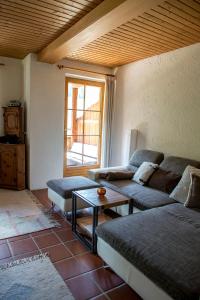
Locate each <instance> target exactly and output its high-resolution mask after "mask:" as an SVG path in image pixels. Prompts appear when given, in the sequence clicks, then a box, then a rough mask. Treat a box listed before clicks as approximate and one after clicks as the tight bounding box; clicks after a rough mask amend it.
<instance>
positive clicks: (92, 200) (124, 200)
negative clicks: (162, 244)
mask: <svg viewBox="0 0 200 300" xmlns="http://www.w3.org/2000/svg"><path fill="white" fill-rule="evenodd" d="M78 198H79V199H81V200H82V201H84V202H86V204H87V205H88V206H90V207H92V209H93V213H92V228H91V229H92V230H91V238H92V239H91V242H89V241H88V239H87V238H86V237H84V236H83V235H82V234H81V233H80V232H79V231H78V230H77V199H78ZM123 204H129V214H132V213H133V201H132V199H130V198H128V197H126V196H124V195H122V194H120V193H118V192H116V191H114V190H111V189H109V188H106V195H104V196H99V195H98V194H97V188H91V189H86V190H81V191H74V192H72V231H73V232H74V233H75V234H76V235H77V237H78V238H79V239H80V240H82V241H83V242H84V243H85V244H86V246H88V247H89V248H90V249H91V250H92V252H93V253H96V251H97V236H96V232H95V229H96V227H97V225H98V221H99V211H100V210H103V209H105V208H111V207H115V206H119V205H123Z"/></svg>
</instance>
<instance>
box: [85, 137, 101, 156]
mask: <svg viewBox="0 0 200 300" xmlns="http://www.w3.org/2000/svg"><path fill="white" fill-rule="evenodd" d="M98 144H99V136H84V145H83V154H85V155H87V156H91V157H93V158H97V157H98Z"/></svg>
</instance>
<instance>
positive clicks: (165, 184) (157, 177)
mask: <svg viewBox="0 0 200 300" xmlns="http://www.w3.org/2000/svg"><path fill="white" fill-rule="evenodd" d="M180 179H181V176H180V175H177V174H175V173H173V172H171V171H165V170H163V169H161V168H159V169H158V170H156V171H155V172H154V173H153V175H152V176H151V178H150V180H149V183H148V186H149V187H151V188H154V189H156V190H159V191H162V192H165V193H168V194H170V193H171V192H172V191H173V189H174V188H175V186H176V185H177V184H178V182H179V180H180Z"/></svg>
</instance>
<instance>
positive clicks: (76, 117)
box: [64, 78, 104, 176]
mask: <svg viewBox="0 0 200 300" xmlns="http://www.w3.org/2000/svg"><path fill="white" fill-rule="evenodd" d="M103 96H104V83H102V82H96V81H86V80H82V79H74V78H66V105H65V137H64V142H65V154H64V175H65V176H67V175H77V174H81V175H82V174H85V173H86V172H87V169H90V168H92V167H98V166H99V165H100V156H101V135H102V112H103Z"/></svg>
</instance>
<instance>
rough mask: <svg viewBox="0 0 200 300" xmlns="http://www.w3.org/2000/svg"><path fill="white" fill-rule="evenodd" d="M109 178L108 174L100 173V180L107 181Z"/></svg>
mask: <svg viewBox="0 0 200 300" xmlns="http://www.w3.org/2000/svg"><path fill="white" fill-rule="evenodd" d="M107 176H108V172H100V173H99V178H100V179H106V177H107Z"/></svg>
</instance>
